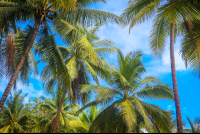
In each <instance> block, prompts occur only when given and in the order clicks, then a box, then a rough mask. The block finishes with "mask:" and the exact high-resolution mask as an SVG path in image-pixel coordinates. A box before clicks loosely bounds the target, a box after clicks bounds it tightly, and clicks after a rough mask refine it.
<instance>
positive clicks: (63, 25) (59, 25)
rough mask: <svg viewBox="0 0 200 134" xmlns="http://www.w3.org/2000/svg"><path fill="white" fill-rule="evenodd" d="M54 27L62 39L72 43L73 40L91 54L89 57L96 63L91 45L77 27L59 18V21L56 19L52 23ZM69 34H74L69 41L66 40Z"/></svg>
mask: <svg viewBox="0 0 200 134" xmlns="http://www.w3.org/2000/svg"><path fill="white" fill-rule="evenodd" d="M54 27H55V31H56V32H57V33H58V34H59V35H60V36H61V38H62V39H64V41H65V42H66V43H72V42H74V41H75V42H76V45H77V47H80V48H81V49H83V50H84V51H85V52H86V53H88V54H89V55H90V56H91V59H93V61H94V62H96V63H97V59H96V53H95V51H94V49H93V48H92V45H91V44H90V42H89V41H88V39H87V38H86V37H85V36H84V35H83V34H82V32H81V31H80V30H79V29H77V28H76V27H75V26H73V24H70V23H69V22H67V21H64V20H59V22H58V21H56V23H54ZM69 34H72V35H74V36H75V37H73V40H71V39H72V38H70V39H69V40H70V41H68V37H70V36H68V35H69ZM76 36H77V37H76Z"/></svg>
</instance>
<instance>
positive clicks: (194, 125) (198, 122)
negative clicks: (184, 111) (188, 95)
mask: <svg viewBox="0 0 200 134" xmlns="http://www.w3.org/2000/svg"><path fill="white" fill-rule="evenodd" d="M187 120H188V122H189V123H190V126H191V132H192V133H200V118H199V117H197V118H196V119H195V120H194V122H192V121H191V120H190V119H189V118H188V117H187Z"/></svg>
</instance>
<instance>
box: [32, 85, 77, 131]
mask: <svg viewBox="0 0 200 134" xmlns="http://www.w3.org/2000/svg"><path fill="white" fill-rule="evenodd" d="M62 93H63V91H61V89H59V90H58V91H57V93H54V94H53V98H51V99H44V101H45V103H44V102H40V104H39V105H38V107H39V108H40V109H41V110H44V111H46V112H45V113H46V114H44V115H43V116H42V117H40V119H39V121H38V123H37V124H36V125H35V129H34V130H37V131H36V132H39V131H43V132H51V131H52V129H53V126H54V123H55V117H56V115H57V110H58V107H59V104H60V100H61V98H62ZM68 101H69V98H67V97H66V98H65V99H64V102H63V105H62V108H61V112H60V116H59V122H58V124H59V127H63V128H66V129H67V130H68V131H69V130H70V129H71V127H70V126H69V121H70V120H73V121H80V120H79V119H78V118H77V117H75V116H74V113H75V112H76V110H78V108H79V106H78V105H75V104H69V105H68V104H67V103H68ZM58 131H59V129H58Z"/></svg>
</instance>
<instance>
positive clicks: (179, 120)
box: [170, 23, 183, 133]
mask: <svg viewBox="0 0 200 134" xmlns="http://www.w3.org/2000/svg"><path fill="white" fill-rule="evenodd" d="M174 30H175V23H172V24H171V34H170V60H171V72H172V81H173V89H174V100H175V106H176V118H177V127H178V133H183V126H182V117H181V107H180V100H179V94H178V85H177V79H176V68H175V56H174Z"/></svg>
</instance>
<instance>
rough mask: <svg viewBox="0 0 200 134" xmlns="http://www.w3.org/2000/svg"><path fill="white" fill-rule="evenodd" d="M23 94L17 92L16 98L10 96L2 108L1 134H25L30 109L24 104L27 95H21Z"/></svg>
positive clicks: (0, 118) (0, 117) (0, 119)
mask: <svg viewBox="0 0 200 134" xmlns="http://www.w3.org/2000/svg"><path fill="white" fill-rule="evenodd" d="M21 92H22V91H20V92H19V93H17V92H15V94H14V96H12V94H10V97H9V99H8V100H7V102H6V105H4V107H3V108H2V111H1V115H0V127H1V128H0V132H1V133H21V132H25V129H26V121H27V119H28V118H27V115H28V107H25V105H24V104H23V100H24V98H25V97H26V95H21Z"/></svg>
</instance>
